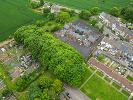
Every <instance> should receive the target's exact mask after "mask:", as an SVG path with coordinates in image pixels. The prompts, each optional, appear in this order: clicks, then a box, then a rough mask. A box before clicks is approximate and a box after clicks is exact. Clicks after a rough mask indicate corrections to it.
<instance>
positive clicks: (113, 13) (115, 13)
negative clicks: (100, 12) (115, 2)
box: [110, 7, 120, 17]
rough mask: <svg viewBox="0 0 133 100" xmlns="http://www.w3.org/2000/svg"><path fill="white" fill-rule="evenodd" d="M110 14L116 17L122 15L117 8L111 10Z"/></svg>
mask: <svg viewBox="0 0 133 100" xmlns="http://www.w3.org/2000/svg"><path fill="white" fill-rule="evenodd" d="M110 14H111V15H113V16H115V17H118V16H119V15H120V10H119V9H118V8H117V7H113V8H111V10H110Z"/></svg>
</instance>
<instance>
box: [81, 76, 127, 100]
mask: <svg viewBox="0 0 133 100" xmlns="http://www.w3.org/2000/svg"><path fill="white" fill-rule="evenodd" d="M81 90H82V91H83V92H84V93H85V94H86V95H88V96H89V97H90V98H91V99H92V100H127V99H128V98H127V97H126V96H125V95H123V94H121V93H119V92H118V91H117V90H116V89H115V88H113V87H112V86H111V85H110V84H109V83H107V82H105V81H104V80H102V79H101V78H100V77H98V76H97V74H95V75H94V76H92V77H91V78H90V80H88V82H87V83H86V84H85V85H84V86H83V87H82V88H81Z"/></svg>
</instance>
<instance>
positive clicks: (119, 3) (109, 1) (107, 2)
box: [45, 0, 130, 11]
mask: <svg viewBox="0 0 133 100" xmlns="http://www.w3.org/2000/svg"><path fill="white" fill-rule="evenodd" d="M45 1H49V2H54V3H59V4H61V5H64V6H68V7H71V8H76V9H88V8H91V7H96V6H97V7H100V8H101V10H104V11H108V10H109V9H110V8H112V7H114V6H116V7H120V8H121V7H125V6H127V5H128V4H129V2H130V0H45Z"/></svg>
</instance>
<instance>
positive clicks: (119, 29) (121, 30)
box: [99, 12, 133, 44]
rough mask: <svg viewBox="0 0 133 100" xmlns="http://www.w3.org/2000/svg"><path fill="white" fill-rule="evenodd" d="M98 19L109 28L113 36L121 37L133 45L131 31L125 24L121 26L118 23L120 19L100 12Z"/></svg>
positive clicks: (132, 33) (120, 23)
mask: <svg viewBox="0 0 133 100" xmlns="http://www.w3.org/2000/svg"><path fill="white" fill-rule="evenodd" d="M99 19H100V20H101V22H102V23H103V24H104V25H105V26H106V27H108V28H110V29H111V30H112V31H113V32H114V34H115V35H117V36H121V37H123V38H124V39H126V40H128V41H129V42H130V43H132V44H133V31H132V30H130V29H128V27H126V24H123V23H122V22H121V21H120V18H116V17H114V16H112V15H110V14H107V13H105V12H102V13H100V15H99Z"/></svg>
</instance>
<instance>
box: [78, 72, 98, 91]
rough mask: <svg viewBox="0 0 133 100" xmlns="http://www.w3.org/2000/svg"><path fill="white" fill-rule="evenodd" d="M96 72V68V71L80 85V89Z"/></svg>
mask: <svg viewBox="0 0 133 100" xmlns="http://www.w3.org/2000/svg"><path fill="white" fill-rule="evenodd" d="M96 72H97V70H95V71H94V72H93V73H92V74H91V76H90V77H89V78H88V79H87V80H86V81H85V82H84V83H83V84H82V85H81V86H80V88H79V89H81V88H82V87H83V86H84V85H85V84H86V83H87V82H88V81H89V79H90V78H91V77H92V76H93V75H94V74H95V73H96Z"/></svg>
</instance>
